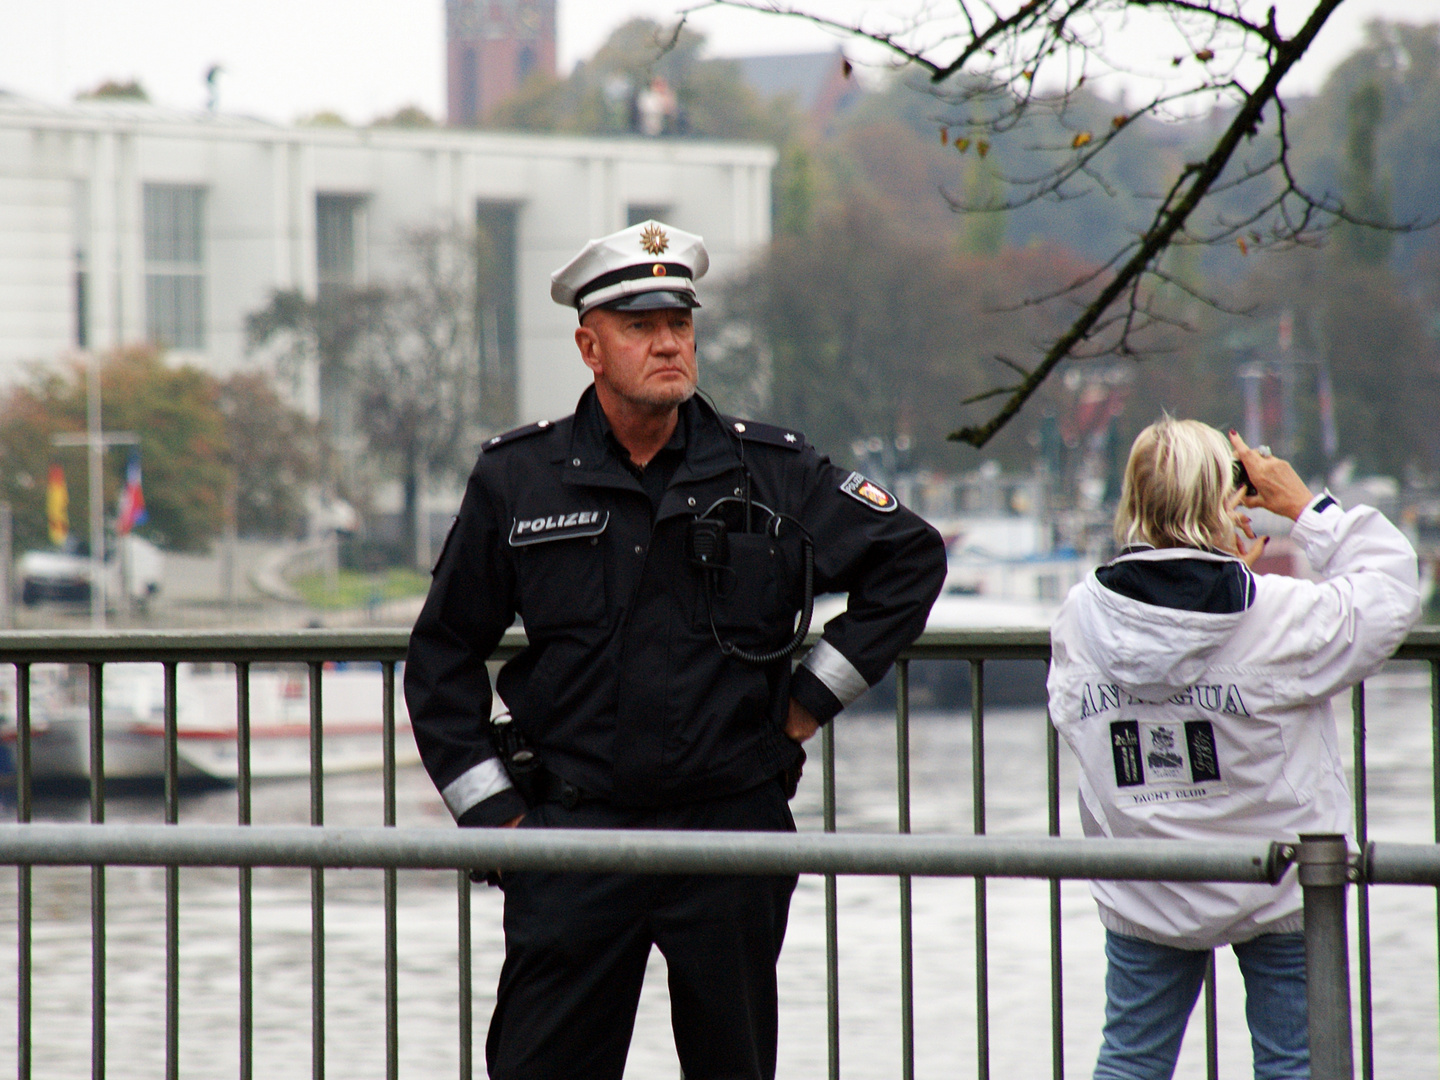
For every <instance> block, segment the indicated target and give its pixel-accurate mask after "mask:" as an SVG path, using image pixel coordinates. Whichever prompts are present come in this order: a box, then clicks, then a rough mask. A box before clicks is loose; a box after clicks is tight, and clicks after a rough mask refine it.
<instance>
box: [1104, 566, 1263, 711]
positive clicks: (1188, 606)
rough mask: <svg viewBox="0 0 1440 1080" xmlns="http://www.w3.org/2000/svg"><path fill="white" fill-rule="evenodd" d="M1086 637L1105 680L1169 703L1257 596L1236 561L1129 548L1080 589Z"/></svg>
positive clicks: (1199, 673)
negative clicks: (1167, 699) (1135, 550)
mask: <svg viewBox="0 0 1440 1080" xmlns="http://www.w3.org/2000/svg"><path fill="white" fill-rule="evenodd" d="M1076 594H1077V595H1076V617H1077V619H1078V622H1079V628H1080V632H1081V635H1082V638H1083V640H1084V641H1085V642H1086V643H1087V645H1088V649H1089V652H1090V654H1091V656H1092V657H1093V658H1094V660H1095V662H1096V664H1097V666H1098V667H1099V668H1100V670H1101V671H1102V672H1103V673H1104V675H1105V676H1106V678H1108V679H1110V680H1111V681H1113V682H1115V683H1117V684H1119V685H1120V686H1121V687H1123V688H1124V690H1125V691H1126V693H1128V694H1130V695H1131V696H1132V697H1137V698H1141V699H1142V700H1145V701H1163V700H1164V699H1166V698H1169V697H1173V696H1174V695H1176V694H1178V693H1179V692H1180V691H1182V690H1184V689H1185V688H1186V687H1187V686H1191V685H1193V684H1194V683H1195V682H1196V681H1198V680H1199V679H1200V677H1201V676H1202V675H1203V674H1204V672H1205V670H1206V668H1207V667H1209V665H1210V660H1211V657H1213V656H1214V654H1215V653H1216V652H1217V651H1218V650H1219V649H1220V648H1221V647H1222V646H1224V645H1225V643H1226V642H1228V641H1229V640H1230V638H1231V637H1232V636H1233V635H1234V633H1235V631H1236V629H1237V628H1238V627H1239V625H1240V622H1241V620H1242V619H1243V618H1244V617H1245V612H1246V611H1247V610H1248V609H1249V607H1250V605H1251V604H1252V603H1253V602H1254V599H1255V584H1254V579H1253V578H1252V577H1251V575H1250V572H1249V570H1248V569H1247V568H1246V567H1245V565H1244V564H1243V563H1242V562H1240V561H1239V560H1238V559H1235V558H1233V557H1230V556H1225V555H1215V554H1212V553H1210V552H1204V551H1194V550H1191V549H1188V548H1180V549H1175V548H1167V549H1162V550H1143V551H1137V552H1131V553H1127V554H1125V555H1122V556H1120V558H1118V559H1116V560H1115V561H1114V562H1111V563H1109V564H1107V565H1105V566H1102V567H1101V568H1100V569H1099V570H1097V571H1096V572H1095V573H1094V574H1092V575H1090V577H1088V578H1086V579H1085V581H1084V582H1083V583H1082V584H1081V586H1080V588H1079V589H1077V590H1076Z"/></svg>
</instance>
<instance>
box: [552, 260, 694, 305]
mask: <svg viewBox="0 0 1440 1080" xmlns="http://www.w3.org/2000/svg"><path fill="white" fill-rule="evenodd" d="M667 277H678V278H685V279H686V280H687V281H688V280H689V279H690V268H689V267H688V266H686V265H684V264H683V263H667V262H656V263H637V264H636V265H634V266H624V267H621V268H620V269H619V270H611V271H610V272H609V273H608V274H601V275H600V276H599V277H597V278H595V279H594V280H593V281H587V282H586V283H585V284H584V286H583V287H581V288H580V289H578V290H576V292H575V306H576V307H577V308H578V307H583V306H584V304H585V298H586V297H587V296H589V295H590V294H591V293H593V292H595V291H597V290H599V289H603V288H606V287H607V286H610V285H618V284H620V282H622V281H639V280H640V279H642V278H654V279H655V281H656V283H657V288H662V289H663V288H664V285H663V284H661V283H663V282H664V280H665V279H666V278H667Z"/></svg>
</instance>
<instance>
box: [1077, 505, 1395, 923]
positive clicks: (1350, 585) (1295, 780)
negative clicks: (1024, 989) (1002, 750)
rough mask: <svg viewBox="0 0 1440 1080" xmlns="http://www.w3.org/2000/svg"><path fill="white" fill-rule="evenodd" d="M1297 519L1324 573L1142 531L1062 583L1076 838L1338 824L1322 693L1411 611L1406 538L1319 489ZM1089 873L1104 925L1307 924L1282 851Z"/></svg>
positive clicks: (1371, 664)
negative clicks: (1313, 577)
mask: <svg viewBox="0 0 1440 1080" xmlns="http://www.w3.org/2000/svg"><path fill="white" fill-rule="evenodd" d="M1291 537H1292V539H1293V540H1294V541H1295V542H1296V543H1298V544H1299V545H1300V546H1301V547H1302V549H1303V550H1304V552H1305V555H1306V557H1307V558H1308V559H1309V560H1310V565H1311V566H1313V567H1314V568H1315V570H1316V571H1317V572H1318V573H1319V574H1321V575H1322V577H1323V580H1321V581H1318V582H1314V581H1305V580H1300V579H1297V578H1288V577H1279V576H1275V575H1259V576H1256V575H1252V574H1251V573H1250V571H1249V570H1248V569H1247V568H1246V567H1245V565H1244V564H1243V563H1242V562H1240V560H1238V559H1236V558H1234V557H1232V556H1227V555H1218V554H1213V553H1210V552H1204V551H1198V550H1195V549H1191V548H1166V549H1141V550H1133V551H1128V552H1126V553H1125V554H1123V555H1121V556H1120V557H1119V558H1117V559H1116V560H1114V561H1113V562H1111V563H1109V564H1108V565H1106V566H1103V567H1101V568H1100V569H1099V570H1097V571H1096V572H1095V573H1094V574H1092V575H1090V576H1089V577H1088V578H1086V579H1085V580H1084V581H1082V582H1081V583H1080V584H1078V585H1076V586H1075V588H1073V589H1072V590H1071V591H1070V595H1069V596H1068V597H1067V599H1066V601H1065V604H1064V606H1063V607H1062V608H1061V610H1060V613H1059V615H1058V616H1057V617H1056V620H1055V625H1054V627H1053V628H1052V631H1051V641H1052V653H1053V659H1052V662H1051V668H1050V677H1049V691H1050V715H1051V717H1052V719H1053V720H1054V723H1055V726H1056V728H1057V729H1058V730H1059V732H1060V734H1061V735H1062V736H1064V738H1065V740H1066V742H1067V743H1068V744H1069V745H1070V748H1071V749H1072V750H1073V751H1074V752H1075V755H1076V757H1077V758H1079V761H1080V766H1081V776H1080V812H1081V818H1082V821H1083V823H1084V827H1085V834H1086V835H1087V836H1108V837H1117V838H1124V837H1140V838H1146V839H1168V840H1239V839H1270V840H1280V841H1290V842H1293V841H1294V840H1295V839H1296V838H1297V837H1298V836H1299V834H1301V833H1316V832H1333V833H1344V834H1346V835H1347V836H1348V835H1350V833H1351V828H1352V814H1351V805H1350V796H1349V792H1348V789H1347V786H1346V783H1345V776H1344V772H1343V770H1342V768H1341V763H1340V754H1339V746H1338V743H1337V740H1336V733H1335V719H1334V715H1333V713H1332V712H1331V708H1330V697H1331V695H1333V694H1335V693H1337V692H1338V691H1341V690H1344V689H1346V688H1347V687H1350V686H1352V685H1354V684H1355V683H1357V682H1359V681H1360V680H1362V679H1364V678H1365V677H1366V676H1368V675H1371V674H1373V673H1374V672H1375V671H1376V670H1378V669H1379V667H1380V665H1381V664H1383V663H1384V661H1385V659H1386V658H1387V657H1388V656H1389V655H1390V654H1391V653H1392V652H1394V650H1395V648H1396V647H1397V646H1398V645H1399V644H1400V642H1401V641H1402V640H1403V639H1404V637H1405V634H1406V632H1407V631H1408V630H1409V629H1410V627H1411V625H1412V624H1413V623H1414V621H1415V618H1416V615H1417V614H1418V611H1419V589H1418V573H1417V565H1416V558H1415V551H1414V549H1413V548H1411V546H1410V544H1409V542H1408V541H1407V540H1406V539H1405V537H1404V536H1403V535H1402V534H1401V533H1400V531H1399V530H1398V529H1396V528H1395V527H1394V526H1393V525H1391V524H1390V523H1389V522H1388V521H1386V520H1385V518H1384V517H1383V516H1382V515H1381V514H1380V513H1379V512H1378V511H1376V510H1373V509H1371V508H1370V507H1367V506H1359V507H1356V508H1355V509H1353V510H1350V511H1348V512H1345V511H1342V510H1341V508H1340V507H1339V505H1338V504H1337V503H1336V502H1335V500H1334V499H1332V498H1331V497H1330V496H1329V495H1320V496H1317V497H1316V498H1315V499H1314V500H1313V501H1312V502H1311V504H1310V505H1309V506H1308V507H1307V508H1306V509H1305V510H1304V511H1303V512H1302V513H1301V515H1300V517H1299V520H1298V521H1297V522H1296V523H1295V528H1294V530H1293V532H1292V533H1291ZM1352 844H1353V838H1352ZM1090 887H1091V891H1092V892H1093V894H1094V896H1095V899H1096V901H1097V902H1098V903H1099V905H1100V918H1101V921H1102V922H1103V923H1104V924H1105V926H1106V927H1107V928H1108V929H1110V930H1113V931H1115V932H1117V933H1121V934H1128V935H1131V936H1134V937H1139V938H1144V939H1146V940H1149V941H1154V942H1158V943H1160V944H1164V945H1170V946H1174V947H1177V948H1189V949H1208V948H1214V947H1216V946H1218V945H1223V944H1227V943H1231V942H1236V941H1245V940H1247V939H1249V938H1252V937H1255V936H1256V935H1258V934H1263V933H1283V932H1288V931H1294V930H1299V929H1300V928H1301V925H1302V920H1301V894H1300V888H1299V885H1298V883H1297V881H1296V877H1295V872H1294V870H1293V869H1292V870H1291V871H1290V872H1289V873H1287V874H1286V876H1285V879H1284V881H1283V882H1282V883H1281V884H1280V885H1279V886H1270V885H1235V884H1203V883H1184V884H1170V883H1164V882H1122V881H1095V882H1092V883H1091V886H1090Z"/></svg>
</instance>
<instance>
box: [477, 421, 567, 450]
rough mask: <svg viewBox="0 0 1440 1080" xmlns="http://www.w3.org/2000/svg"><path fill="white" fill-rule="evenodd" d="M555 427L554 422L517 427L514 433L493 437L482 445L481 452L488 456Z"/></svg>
mask: <svg viewBox="0 0 1440 1080" xmlns="http://www.w3.org/2000/svg"><path fill="white" fill-rule="evenodd" d="M554 426H555V421H554V420H537V421H535V423H533V424H526V425H525V426H524V427H517V428H516V429H515V430H514V431H507V432H505V433H504V434H503V435H492V436H490V438H488V439H486V440H485V442H484V443H483V444H482V445H481V447H480V452H481V453H482V454H488V453H489V452H490V451H491V450H497V449H499V448H500V447H502V446H507V445H509V444H510V443H513V442H518V441H519V440H521V439H528V438H529V437H530V436H531V435H539V434H541V433H542V432H546V431H549V430H550V429H551V428H553V427H554Z"/></svg>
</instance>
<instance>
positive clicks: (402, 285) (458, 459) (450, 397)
mask: <svg viewBox="0 0 1440 1080" xmlns="http://www.w3.org/2000/svg"><path fill="white" fill-rule="evenodd" d="M401 246H402V249H403V254H402V258H401V259H400V260H399V261H398V266H397V271H396V273H395V274H394V276H392V277H391V278H389V279H387V280H384V281H377V282H374V283H372V284H369V285H366V286H363V287H358V288H353V289H337V290H331V291H328V292H327V293H325V294H324V295H322V296H321V297H320V298H318V299H316V300H310V299H308V298H307V297H305V296H304V295H303V294H301V293H299V292H296V291H277V292H275V293H273V294H272V295H271V297H270V301H269V303H268V304H267V305H266V306H265V307H264V308H262V309H260V310H258V311H256V312H253V313H252V314H250V315H249V316H248V317H247V320H246V327H247V333H248V337H249V342H250V346H251V348H252V350H253V349H262V348H265V349H270V350H273V352H274V354H275V356H276V358H277V363H278V364H279V366H280V368H281V369H282V370H285V371H289V372H292V373H300V372H303V371H304V370H305V369H306V368H307V366H308V365H313V366H314V367H316V368H317V369H318V371H319V381H320V387H321V403H320V404H321V415H322V416H324V417H325V418H326V420H327V421H329V422H330V423H331V424H332V426H340V427H343V428H347V429H348V427H349V426H350V425H352V424H353V426H354V429H355V431H357V432H358V433H359V434H360V435H361V436H362V437H363V438H364V440H365V444H366V446H367V447H368V448H369V449H370V450H371V451H373V452H374V453H375V454H376V455H377V456H379V457H380V458H381V459H383V460H384V461H385V462H386V463H388V465H389V466H390V467H391V469H392V470H393V472H394V474H395V475H397V476H398V477H399V479H400V481H401V484H402V487H403V491H404V509H403V512H402V525H403V528H404V535H405V537H406V538H407V543H409V544H411V545H412V554H413V555H414V557H415V559H416V561H417V562H423V561H426V560H427V559H428V555H427V554H426V553H425V552H424V551H423V550H422V549H423V547H424V538H423V535H422V533H423V529H422V528H421V527H422V526H423V524H424V523H423V522H422V521H421V519H420V506H421V500H422V497H423V493H424V490H425V488H426V486H427V485H428V483H429V481H430V479H431V478H432V477H435V476H439V475H442V474H444V473H446V472H455V471H456V470H459V469H463V468H465V467H467V466H468V464H469V463H470V462H471V461H473V460H474V452H475V450H476V448H477V440H476V438H475V435H476V433H477V422H478V417H479V416H480V413H481V402H480V400H479V398H480V391H481V387H480V381H479V380H480V365H479V346H478V343H477V340H476V325H475V323H476V313H477V311H478V309H479V307H480V302H481V299H482V297H483V295H484V292H485V290H486V289H488V288H490V287H491V284H492V282H493V281H494V279H495V276H496V274H497V263H496V258H495V251H494V247H493V245H492V244H491V242H490V240H489V237H488V236H487V235H486V234H485V233H484V232H483V231H481V230H464V229H460V228H458V227H426V228H415V229H410V230H407V231H406V232H405V234H404V235H403V236H402V238H401ZM337 400H338V401H339V403H340V404H339V405H337V404H335V402H336V401H337ZM417 529H419V530H421V531H420V532H417Z"/></svg>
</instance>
